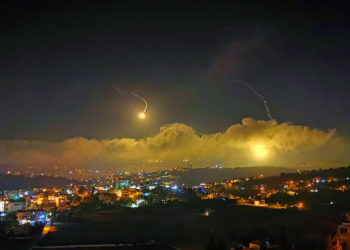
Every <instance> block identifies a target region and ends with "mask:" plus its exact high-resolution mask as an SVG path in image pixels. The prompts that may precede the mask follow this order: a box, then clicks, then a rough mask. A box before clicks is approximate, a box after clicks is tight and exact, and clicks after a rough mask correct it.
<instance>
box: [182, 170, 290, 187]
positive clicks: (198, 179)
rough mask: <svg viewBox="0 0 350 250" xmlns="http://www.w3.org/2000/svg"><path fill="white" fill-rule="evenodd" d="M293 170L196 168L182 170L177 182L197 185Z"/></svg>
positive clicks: (265, 175)
mask: <svg viewBox="0 0 350 250" xmlns="http://www.w3.org/2000/svg"><path fill="white" fill-rule="evenodd" d="M282 172H284V173H290V172H295V170H294V169H290V168H281V167H244V168H196V169H190V170H189V171H187V172H183V173H182V174H181V175H180V179H179V183H184V184H185V185H191V186H193V185H198V184H200V183H202V182H207V183H208V182H215V181H224V180H227V179H233V178H242V177H243V178H246V177H251V176H257V175H261V174H262V175H264V177H268V176H275V175H280V173H282Z"/></svg>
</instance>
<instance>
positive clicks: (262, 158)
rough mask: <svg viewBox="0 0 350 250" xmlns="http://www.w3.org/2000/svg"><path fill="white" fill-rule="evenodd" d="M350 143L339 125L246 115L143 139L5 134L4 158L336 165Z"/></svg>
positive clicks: (96, 163) (171, 128)
mask: <svg viewBox="0 0 350 250" xmlns="http://www.w3.org/2000/svg"><path fill="white" fill-rule="evenodd" d="M349 149H350V146H349V143H348V140H347V139H346V138H342V137H340V136H339V135H336V134H335V130H329V131H323V130H318V129H311V128H309V127H306V126H298V125H293V124H291V123H286V122H285V123H277V122H276V121H275V120H270V121H257V120H254V119H251V118H245V119H243V120H242V123H240V124H233V125H232V126H230V127H229V128H228V129H227V130H226V131H224V132H219V133H214V134H198V133H197V132H196V131H195V130H194V129H193V128H192V127H190V126H188V125H185V124H181V123H174V124H169V125H165V126H162V127H161V128H160V132H159V133H157V134H155V135H153V136H150V137H146V138H143V139H134V138H117V139H111V140H96V139H86V138H72V139H68V140H65V141H63V142H59V143H50V142H43V141H23V140H22V141H18V140H15V141H8V140H1V141H0V164H1V165H3V166H7V168H11V167H13V168H25V167H27V166H33V167H35V168H45V169H50V168H53V167H54V166H66V167H69V168H99V167H104V168H118V169H128V170H132V167H130V166H134V167H135V168H136V169H141V168H145V169H146V168H147V167H149V166H146V165H144V164H145V163H150V162H151V163H155V164H157V166H158V167H159V168H161V167H169V166H173V167H174V166H177V165H176V164H181V163H182V160H183V159H189V160H190V161H191V162H193V161H197V164H196V165H194V167H203V166H208V164H210V162H215V161H218V160H220V161H221V162H223V163H224V166H225V167H237V166H254V165H255V166H256V165H278V166H289V167H300V166H315V167H335V166H339V165H346V164H347V163H349V162H350V156H349V155H348V153H347V152H348V150H349ZM198 159H200V160H198ZM174 161H177V162H178V163H176V162H174ZM339 161H340V162H339ZM160 163H162V164H160ZM167 163H169V164H168V165H167Z"/></svg>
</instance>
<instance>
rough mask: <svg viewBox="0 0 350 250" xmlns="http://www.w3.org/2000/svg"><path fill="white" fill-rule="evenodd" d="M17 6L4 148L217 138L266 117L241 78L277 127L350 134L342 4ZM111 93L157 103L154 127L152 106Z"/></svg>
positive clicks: (347, 41) (4, 95) (6, 69)
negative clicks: (189, 133) (187, 135)
mask: <svg viewBox="0 0 350 250" xmlns="http://www.w3.org/2000/svg"><path fill="white" fill-rule="evenodd" d="M8 2H9V3H8V4H6V3H2V4H1V5H0V8H1V10H0V11H1V13H0V41H1V43H0V46H1V47H0V55H1V57H0V58H1V60H0V102H1V103H0V117H1V122H0V138H2V139H40V140H62V139H66V138H70V137H76V136H84V137H87V138H114V137H125V136H144V135H149V134H152V133H154V132H156V131H158V129H159V127H160V126H161V125H163V124H167V123H174V122H183V123H186V124H188V125H190V126H192V127H194V128H195V129H196V130H197V131H199V132H200V133H208V132H217V131H222V130H224V129H226V128H227V127H228V126H230V125H231V124H233V123H239V122H240V121H241V119H242V118H243V117H253V118H255V119H267V118H266V114H265V111H264V106H263V104H262V102H261V101H260V100H259V98H257V97H256V96H254V94H252V92H250V90H249V89H248V88H247V87H246V86H244V85H243V84H241V83H238V82H232V81H231V79H239V80H244V81H248V82H250V83H251V84H252V85H253V86H254V87H255V88H256V89H257V91H259V92H260V93H262V94H263V95H264V96H265V97H266V99H267V100H268V101H269V104H270V109H271V112H272V116H273V117H274V118H276V119H277V120H278V121H279V122H284V121H290V122H293V123H295V124H301V125H307V126H311V127H315V128H320V129H327V128H337V130H338V132H339V133H341V134H345V135H350V129H349V125H350V116H349V107H350V98H349V93H350V86H349V83H350V82H349V79H350V70H349V66H350V46H349V45H350V35H349V30H350V25H349V23H350V22H349V18H348V17H347V15H348V13H349V8H348V7H347V6H346V5H344V4H342V1H329V2H322V1H280V5H276V2H274V3H272V2H268V1H235V3H230V1H226V2H223V3H220V4H219V3H218V4H208V5H204V4H193V5H190V4H188V3H186V2H181V1H164V2H167V5H165V4H164V3H163V5H160V4H154V5H152V4H148V5H140V4H137V2H134V4H133V5H132V4H130V5H127V6H126V5H121V4H119V3H118V2H119V1H93V2H89V1H42V2H36V1H8ZM71 2H74V3H71ZM97 2H99V3H97ZM101 2H103V3H101ZM232 2H233V1H232ZM304 2H307V3H304ZM344 2H345V1H344ZM113 85H116V86H119V87H120V88H121V89H124V90H130V91H136V92H137V93H138V94H139V95H141V96H144V97H145V98H146V99H147V100H148V101H149V110H148V119H147V121H143V122H141V121H138V120H137V119H136V114H137V112H138V111H139V110H142V108H143V105H142V102H140V101H139V100H138V99H136V98H135V97H132V96H128V95H125V96H119V95H118V94H117V93H116V91H115V90H114V89H113Z"/></svg>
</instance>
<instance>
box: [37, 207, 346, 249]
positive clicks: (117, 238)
mask: <svg viewBox="0 0 350 250" xmlns="http://www.w3.org/2000/svg"><path fill="white" fill-rule="evenodd" d="M205 209H210V210H211V211H212V213H211V214H210V215H209V216H204V215H203V212H204V211H205ZM339 217H340V216H339V211H336V210H332V209H331V208H324V209H323V210H319V211H312V212H310V211H298V210H274V209H266V208H256V207H240V206H235V205H227V204H223V203H220V202H218V201H209V202H202V201H201V202H200V204H197V205H196V206H193V205H189V204H184V203H178V204H176V203H174V204H171V205H167V206H162V207H143V208H134V209H131V208H114V209H111V210H103V211H99V212H95V213H90V214H88V215H87V214H86V215H82V216H75V217H74V218H73V219H72V220H73V221H71V222H64V223H56V224H55V226H56V227H57V230H56V231H54V232H50V233H49V234H48V235H47V236H46V237H45V238H44V239H42V240H41V241H40V242H39V243H38V244H37V246H41V247H42V246H62V245H79V244H107V243H108V244H111V243H113V244H120V243H145V242H152V241H154V242H160V243H166V244H167V245H170V246H176V247H179V248H182V249H205V248H206V247H207V246H208V244H209V245H210V244H212V243H209V241H211V242H213V241H214V244H216V245H217V246H218V247H220V248H218V249H229V248H230V247H233V246H235V244H237V243H246V244H247V243H248V242H250V241H253V240H256V239H259V240H266V239H269V241H270V242H271V243H273V244H278V245H279V246H280V249H288V248H289V247H292V246H294V248H296V249H324V248H325V243H326V238H327V236H328V234H330V233H331V232H332V231H333V230H335V228H336V225H337V223H339Z"/></svg>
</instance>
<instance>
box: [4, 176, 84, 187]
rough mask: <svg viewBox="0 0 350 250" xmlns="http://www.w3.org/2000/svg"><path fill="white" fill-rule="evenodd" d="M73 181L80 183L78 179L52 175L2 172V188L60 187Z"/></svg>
mask: <svg viewBox="0 0 350 250" xmlns="http://www.w3.org/2000/svg"><path fill="white" fill-rule="evenodd" d="M71 183H73V184H78V181H77V180H70V179H66V178H62V177H52V176H35V177H32V178H30V177H27V176H25V175H8V174H0V190H12V189H27V188H34V187H37V188H41V187H60V186H66V185H69V184H71Z"/></svg>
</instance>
